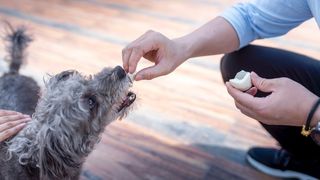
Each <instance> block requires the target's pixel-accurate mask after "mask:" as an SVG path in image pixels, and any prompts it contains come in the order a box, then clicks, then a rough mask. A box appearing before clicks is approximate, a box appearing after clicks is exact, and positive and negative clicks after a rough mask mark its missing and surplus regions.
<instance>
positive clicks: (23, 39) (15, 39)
mask: <svg viewBox="0 0 320 180" xmlns="http://www.w3.org/2000/svg"><path fill="white" fill-rule="evenodd" d="M6 24H7V26H8V31H7V35H6V36H5V38H4V40H5V41H6V42H7V45H6V50H7V52H8V55H7V56H6V58H5V60H7V61H8V62H9V63H10V67H9V73H10V74H17V73H19V69H20V66H21V65H22V64H23V61H24V57H25V49H26V48H27V47H28V45H29V43H30V42H31V41H32V38H31V37H30V36H29V35H27V33H26V28H24V27H22V26H21V27H18V28H16V29H15V28H13V27H12V26H11V25H10V24H9V23H8V22H6Z"/></svg>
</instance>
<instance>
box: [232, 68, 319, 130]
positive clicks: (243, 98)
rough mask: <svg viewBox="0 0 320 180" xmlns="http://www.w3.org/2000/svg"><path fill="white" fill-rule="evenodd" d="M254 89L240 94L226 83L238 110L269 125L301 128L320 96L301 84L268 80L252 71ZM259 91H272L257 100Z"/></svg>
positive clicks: (282, 80)
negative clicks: (256, 95)
mask: <svg viewBox="0 0 320 180" xmlns="http://www.w3.org/2000/svg"><path fill="white" fill-rule="evenodd" d="M251 80H252V84H253V86H254V87H252V88H251V89H249V90H248V91H247V92H241V91H239V90H237V89H235V88H233V87H232V86H231V85H230V83H229V82H227V83H226V86H227V90H228V93H229V94H230V95H231V96H232V97H233V98H234V101H235V105H236V107H237V108H238V109H239V110H240V111H241V112H242V113H243V114H245V115H247V116H249V117H251V118H253V119H256V120H258V121H260V122H262V123H264V124H268V125H290V126H302V125H303V124H304V123H305V121H306V119H307V116H308V113H309V111H310V109H311V107H312V105H313V104H314V103H315V102H316V101H317V99H318V97H317V96H316V95H315V94H313V93H312V92H310V91H309V90H308V89H306V88H305V87H303V86H302V85H301V84H299V83H297V82H295V81H293V80H291V79H288V78H275V79H265V78H261V77H259V76H258V75H257V74H256V73H254V72H251ZM257 90H260V91H263V92H270V93H271V94H270V95H268V96H266V97H254V95H255V94H256V93H257Z"/></svg>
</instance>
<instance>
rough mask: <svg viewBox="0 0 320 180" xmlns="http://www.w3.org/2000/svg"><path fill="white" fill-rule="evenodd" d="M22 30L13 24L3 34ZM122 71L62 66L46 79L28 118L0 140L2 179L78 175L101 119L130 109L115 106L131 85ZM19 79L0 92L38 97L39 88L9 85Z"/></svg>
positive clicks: (111, 118)
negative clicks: (86, 71)
mask: <svg viewBox="0 0 320 180" xmlns="http://www.w3.org/2000/svg"><path fill="white" fill-rule="evenodd" d="M21 32H22V33H21ZM23 32H24V31H19V30H16V31H14V32H13V33H14V34H11V35H9V36H8V37H15V35H17V34H24V33H23ZM13 39H15V38H11V40H13ZM11 42H12V43H13V44H12V46H15V44H14V43H16V42H18V43H20V42H21V41H11ZM15 47H20V50H21V52H19V53H18V54H23V50H22V49H24V47H25V46H23V45H22V46H15ZM12 50H13V51H16V49H12ZM13 51H10V50H9V53H11V54H12V53H13V54H14V52H13ZM17 51H19V50H17ZM11 57H12V58H15V57H19V56H11ZM19 58H20V57H19ZM20 59H23V57H21V58H20ZM11 62H13V61H11ZM123 73H124V71H123V69H122V68H120V67H116V68H105V69H103V70H102V71H101V72H100V73H98V74H96V75H94V76H93V77H91V76H89V77H86V76H83V75H81V74H80V73H78V72H77V71H64V72H62V73H59V74H57V75H55V76H52V77H51V78H50V79H49V80H48V81H46V82H45V88H44V90H43V92H42V95H41V97H40V99H39V101H38V103H37V106H36V108H35V110H34V113H33V115H32V121H31V122H30V123H29V124H28V125H27V126H26V127H25V128H24V129H23V130H22V131H21V132H20V133H18V134H17V135H16V136H15V137H14V138H12V139H11V140H9V141H8V142H7V143H6V144H3V143H2V144H1V145H0V157H2V159H3V158H4V157H6V158H7V161H5V160H3V162H1V161H0V163H1V164H4V163H5V164H4V165H0V176H1V177H6V178H5V179H78V178H79V174H80V172H81V167H82V164H83V163H84V161H85V158H86V157H87V156H88V154H89V153H90V152H91V151H92V150H93V148H94V145H95V144H96V143H97V142H99V139H100V134H101V133H102V132H103V131H104V129H105V127H106V125H108V124H109V123H111V122H112V121H114V120H115V119H117V118H122V117H123V116H125V115H126V114H127V112H128V111H129V109H130V108H125V109H123V110H122V111H120V112H118V110H119V107H120V106H121V104H122V102H123V100H124V99H125V98H126V96H127V94H128V92H129V90H128V89H129V87H130V86H131V83H130V80H129V77H128V76H127V75H124V76H123ZM12 76H13V75H12ZM20 76H21V75H14V77H13V78H17V77H20ZM2 78H3V77H1V78H0V87H1V81H5V80H2ZM31 81H33V80H32V79H30V81H28V82H31ZM20 83H22V82H21V81H17V82H16V83H12V84H11V86H12V89H13V90H10V91H7V92H6V91H1V89H0V98H1V95H2V93H3V94H4V95H6V94H8V93H10V94H13V95H14V96H15V93H22V95H24V96H30V94H31V95H32V98H33V99H36V100H38V95H34V94H35V92H36V93H38V90H39V89H35V88H33V87H30V88H29V91H27V90H26V91H23V92H16V91H14V89H15V88H18V87H19V86H20ZM27 84H28V83H27ZM9 101H10V100H9ZM19 103H20V102H19V101H17V102H15V103H11V104H10V103H9V104H10V107H7V109H13V110H17V109H16V108H15V107H16V106H19V107H20V106H21V107H23V106H24V105H27V104H21V103H20V105H18V104H19ZM2 107H3V106H0V108H2ZM18 111H19V109H18ZM20 112H23V111H20ZM23 113H25V112H23ZM5 153H6V154H7V156H5ZM3 166H5V167H3ZM10 166H11V168H13V167H14V168H15V170H14V171H15V173H10V172H12V170H10Z"/></svg>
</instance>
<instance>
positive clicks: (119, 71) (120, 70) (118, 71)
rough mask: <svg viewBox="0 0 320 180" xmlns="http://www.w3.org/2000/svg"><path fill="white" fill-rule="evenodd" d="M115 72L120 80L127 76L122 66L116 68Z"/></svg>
mask: <svg viewBox="0 0 320 180" xmlns="http://www.w3.org/2000/svg"><path fill="white" fill-rule="evenodd" d="M114 72H115V73H116V75H117V76H118V78H119V79H123V78H125V77H126V75H127V74H126V72H125V71H124V69H123V68H122V67H120V66H117V67H115V68H114Z"/></svg>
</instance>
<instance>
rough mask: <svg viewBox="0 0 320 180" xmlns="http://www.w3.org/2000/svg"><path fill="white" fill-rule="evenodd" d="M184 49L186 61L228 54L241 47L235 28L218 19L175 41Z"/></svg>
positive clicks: (220, 18) (222, 19)
mask: <svg viewBox="0 0 320 180" xmlns="http://www.w3.org/2000/svg"><path fill="white" fill-rule="evenodd" d="M174 42H176V43H177V44H180V46H181V47H183V48H182V49H183V51H184V53H183V54H184V55H185V56H186V57H185V58H184V59H188V58H191V57H198V56H206V55H215V54H222V53H228V52H232V51H234V50H236V49H237V48H238V47H239V40H238V37H237V33H236V31H235V30H234V28H233V27H232V26H231V25H230V24H229V23H228V21H226V20H225V19H224V18H222V17H216V18H215V19H213V20H211V21H209V22H208V23H206V24H205V25H203V26H201V27H200V28H198V29H196V30H195V31H193V32H192V33H190V34H187V35H185V36H182V37H180V38H177V39H174Z"/></svg>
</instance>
